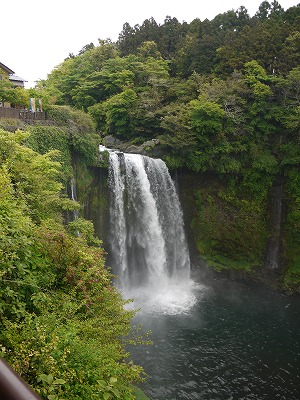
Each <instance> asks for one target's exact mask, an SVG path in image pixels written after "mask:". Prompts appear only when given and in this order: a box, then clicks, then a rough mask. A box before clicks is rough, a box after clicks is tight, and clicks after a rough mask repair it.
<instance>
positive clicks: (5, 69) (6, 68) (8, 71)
mask: <svg viewBox="0 0 300 400" xmlns="http://www.w3.org/2000/svg"><path fill="white" fill-rule="evenodd" d="M0 68H1V69H3V70H4V71H5V72H7V73H8V74H14V73H15V71H13V70H12V69H10V68H8V67H7V66H6V65H4V64H2V63H1V62H0Z"/></svg>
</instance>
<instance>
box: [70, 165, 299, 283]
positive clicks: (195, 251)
mask: <svg viewBox="0 0 300 400" xmlns="http://www.w3.org/2000/svg"><path fill="white" fill-rule="evenodd" d="M77 175H78V190H77V193H78V197H79V201H80V202H81V204H83V214H84V217H85V218H87V219H90V220H92V221H93V222H94V225H95V230H96V233H97V235H98V236H99V237H100V238H101V239H102V240H103V243H104V247H105V249H106V250H107V251H108V253H109V250H110V249H109V240H108V237H107V232H108V231H109V201H110V199H109V191H108V184H107V179H108V171H107V169H105V168H92V169H89V170H88V171H86V172H85V173H83V172H82V171H81V172H80V171H79V172H78V174H77ZM85 175H86V176H85ZM172 176H173V179H174V180H175V182H176V186H177V190H178V192H179V196H180V200H181V206H182V209H183V215H184V223H185V230H186V234H187V239H188V244H189V250H190V255H191V261H192V264H193V266H194V267H196V268H197V267H199V265H200V266H204V265H206V266H209V267H210V268H213V269H214V270H215V271H222V273H224V272H225V273H228V274H230V276H233V277H243V278H245V277H246V278H247V279H249V278H251V279H256V280H262V281H264V282H267V283H268V284H271V285H278V282H279V284H280V285H281V287H284V286H286V287H289V285H288V284H285V283H284V279H285V278H283V276H284V274H286V271H289V259H288V257H287V254H288V246H289V243H288V241H287V238H286V237H284V235H285V231H286V227H285V225H284V223H285V220H286V218H285V216H284V215H283V214H284V212H286V211H284V212H283V210H285V209H286V207H285V206H283V208H280V213H281V215H280V220H278V219H276V232H275V231H274V229H275V227H274V226H273V225H274V224H273V222H272V221H274V212H275V211H274V210H276V209H277V208H278V207H277V208H276V207H275V204H274V202H276V201H278V196H275V194H278V193H277V192H278V190H277V191H276V187H275V186H276V185H275V186H274V188H273V189H272V191H271V192H270V196H269V198H267V199H265V200H260V201H258V200H257V199H255V198H253V196H251V195H249V193H243V191H242V190H240V189H239V188H236V189H235V190H234V191H233V190H232V188H229V187H228V182H227V181H226V179H225V178H224V177H220V176H218V175H216V174H212V173H203V174H196V173H192V172H190V171H187V170H178V171H173V172H172ZM82 179H83V181H85V182H86V181H88V184H84V185H83V184H80V181H81V180H82ZM272 193H273V195H272ZM284 202H285V198H284V187H283V186H282V187H281V193H280V204H281V205H283V204H284ZM278 224H279V225H278ZM275 233H276V235H275ZM274 235H275V236H276V243H275V242H274V240H271V239H272V237H275V236H274ZM274 243H275V244H276V246H277V249H278V250H279V253H277V256H276V257H277V258H276V260H277V261H276V263H277V264H276V265H273V264H272V265H273V267H272V268H270V267H269V264H268V262H267V261H268V257H269V255H270V252H272V251H274V249H272V248H271V247H272V245H274ZM108 261H109V257H108ZM108 265H109V262H108ZM297 276H298V275H297V271H296V275H295V274H294V275H293V279H294V281H293V285H292V289H293V290H294V291H295V290H296V291H297V288H298V287H299V278H297Z"/></svg>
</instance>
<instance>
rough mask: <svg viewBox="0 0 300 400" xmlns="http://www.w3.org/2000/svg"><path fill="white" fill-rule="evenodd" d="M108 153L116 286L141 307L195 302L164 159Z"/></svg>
mask: <svg viewBox="0 0 300 400" xmlns="http://www.w3.org/2000/svg"><path fill="white" fill-rule="evenodd" d="M104 150H107V151H109V188H110V235H109V242H110V253H111V254H110V256H111V259H112V269H113V272H114V273H115V274H116V275H117V276H118V279H117V281H116V285H117V287H118V288H119V289H120V290H121V291H122V293H123V294H124V297H126V298H133V299H134V306H138V307H142V309H143V310H144V311H146V310H148V311H155V312H163V313H172V314H174V313H181V312H184V311H187V310H189V309H190V308H191V307H192V306H193V304H194V303H195V296H194V293H193V292H194V289H195V284H194V282H193V281H192V280H191V279H190V259H189V253H188V247H187V242H186V238H185V233H184V225H183V217H182V211H181V207H180V203H179V199H178V196H177V193H176V189H175V186H174V183H173V181H172V179H171V176H170V174H169V171H168V169H167V167H166V165H165V163H164V162H163V161H162V160H160V159H152V158H149V157H146V156H142V155H138V154H126V153H122V152H118V151H112V150H108V149H106V148H104V147H103V146H100V151H104Z"/></svg>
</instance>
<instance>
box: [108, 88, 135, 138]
mask: <svg viewBox="0 0 300 400" xmlns="http://www.w3.org/2000/svg"><path fill="white" fill-rule="evenodd" d="M136 102H137V95H136V93H135V92H134V91H133V90H132V89H128V90H125V91H124V92H122V93H120V94H116V95H115V96H113V97H111V98H110V99H109V100H107V101H106V102H105V105H104V107H105V111H106V118H107V125H108V126H109V132H112V133H115V134H116V135H119V136H123V137H125V138H126V137H129V136H130V135H131V112H132V109H133V108H134V107H135V105H136Z"/></svg>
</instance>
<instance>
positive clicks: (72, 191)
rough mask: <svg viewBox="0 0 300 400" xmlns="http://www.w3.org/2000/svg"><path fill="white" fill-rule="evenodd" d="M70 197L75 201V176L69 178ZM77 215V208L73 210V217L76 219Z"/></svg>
mask: <svg viewBox="0 0 300 400" xmlns="http://www.w3.org/2000/svg"><path fill="white" fill-rule="evenodd" d="M71 199H72V200H73V201H77V194H76V181H75V178H74V177H73V178H72V179H71ZM78 217H79V211H78V210H74V211H73V218H74V220H76V219H78Z"/></svg>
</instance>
